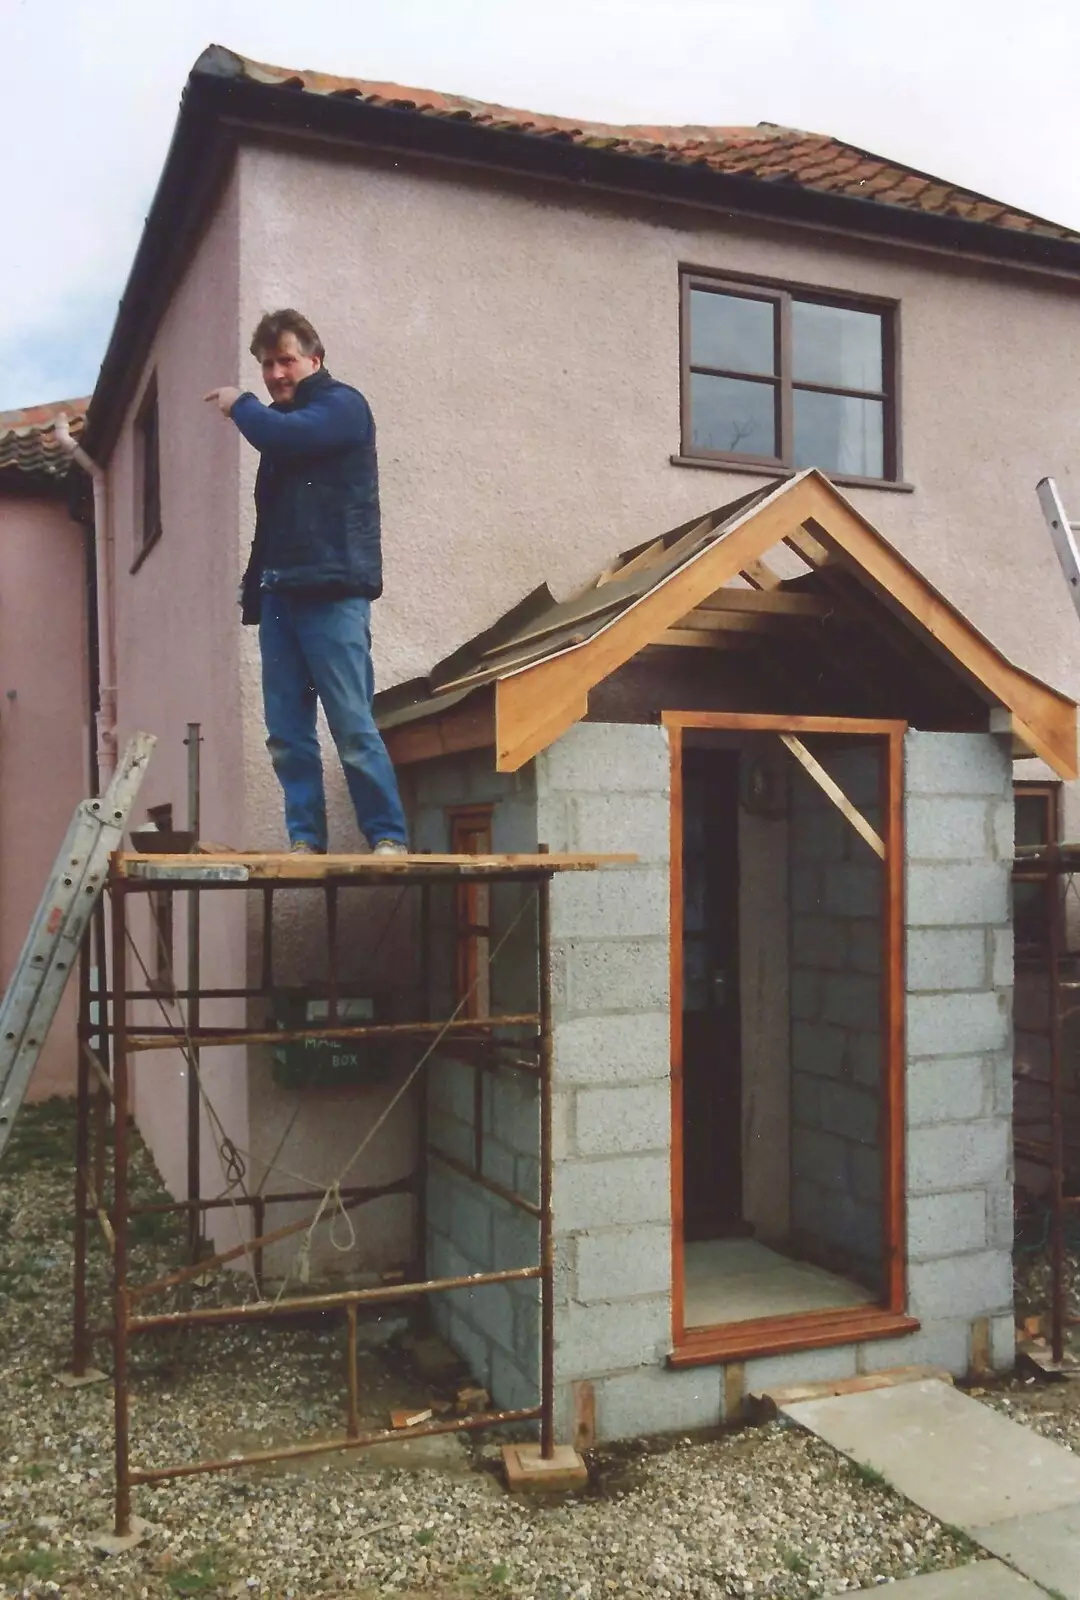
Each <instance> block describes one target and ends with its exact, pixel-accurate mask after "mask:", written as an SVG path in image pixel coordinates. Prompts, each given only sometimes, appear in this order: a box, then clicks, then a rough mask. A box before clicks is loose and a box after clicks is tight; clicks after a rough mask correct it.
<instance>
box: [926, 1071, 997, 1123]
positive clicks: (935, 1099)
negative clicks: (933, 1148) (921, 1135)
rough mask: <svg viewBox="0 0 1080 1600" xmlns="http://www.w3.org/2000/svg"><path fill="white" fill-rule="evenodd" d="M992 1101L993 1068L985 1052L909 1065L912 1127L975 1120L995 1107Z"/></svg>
mask: <svg viewBox="0 0 1080 1600" xmlns="http://www.w3.org/2000/svg"><path fill="white" fill-rule="evenodd" d="M989 1101H990V1096H989V1071H988V1068H987V1065H986V1060H985V1059H984V1058H983V1057H982V1056H952V1057H949V1058H948V1059H947V1060H944V1061H933V1060H931V1061H912V1062H910V1063H909V1065H908V1071H907V1123H908V1127H909V1128H919V1127H927V1126H931V1125H933V1124H934V1123H938V1122H973V1121H975V1120H976V1119H978V1118H980V1117H983V1116H985V1115H986V1114H987V1113H988V1112H989V1111H990V1110H991V1106H990V1103H989Z"/></svg>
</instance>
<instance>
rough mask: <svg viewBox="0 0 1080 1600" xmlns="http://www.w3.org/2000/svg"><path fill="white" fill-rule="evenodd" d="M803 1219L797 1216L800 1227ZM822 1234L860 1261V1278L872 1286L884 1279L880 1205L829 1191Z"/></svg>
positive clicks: (823, 1197) (853, 1268)
mask: <svg viewBox="0 0 1080 1600" xmlns="http://www.w3.org/2000/svg"><path fill="white" fill-rule="evenodd" d="M799 1220H800V1219H799V1217H798V1216H796V1218H795V1222H796V1226H798V1223H799ZM819 1231H820V1234H821V1237H822V1238H823V1239H824V1240H825V1241H826V1242H827V1243H828V1244H830V1245H832V1246H834V1247H836V1248H837V1249H839V1250H842V1251H843V1252H844V1254H845V1255H847V1256H853V1257H855V1258H857V1260H856V1261H853V1263H852V1270H855V1269H856V1266H858V1267H860V1268H861V1270H860V1271H859V1276H861V1277H865V1279H866V1281H867V1283H868V1284H869V1283H872V1282H874V1281H875V1280H876V1279H877V1278H878V1277H880V1265H879V1262H880V1256H881V1206H880V1204H875V1203H872V1202H868V1201H865V1200H856V1198H855V1196H854V1195H852V1194H849V1193H848V1192H847V1191H846V1190H844V1189H830V1190H827V1191H826V1192H825V1194H824V1195H823V1196H822V1206H821V1223H820V1228H819Z"/></svg>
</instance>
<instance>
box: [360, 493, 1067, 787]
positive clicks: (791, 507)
mask: <svg viewBox="0 0 1080 1600" xmlns="http://www.w3.org/2000/svg"><path fill="white" fill-rule="evenodd" d="M781 546H783V552H779V547H781ZM773 551H778V553H782V555H783V558H784V561H785V562H786V566H787V575H781V569H779V568H774V566H773V565H772V564H771V562H772V560H773V558H772V557H771V556H770V553H771V552H773ZM767 556H770V561H766V559H765V558H766V557H767ZM792 568H794V570H793V571H792V570H791V569H792ZM851 626H855V627H857V628H859V629H861V630H862V631H863V635H864V638H865V637H866V636H867V634H868V635H869V636H870V637H872V638H873V639H874V640H875V642H876V643H877V644H879V645H880V646H881V647H882V648H883V649H884V651H885V652H886V655H887V668H888V670H887V681H888V682H889V683H890V684H891V685H893V686H894V687H895V686H896V684H897V682H898V680H899V681H900V682H901V686H902V680H903V679H904V677H905V675H909V676H912V677H914V676H915V675H919V674H921V675H922V676H924V677H925V676H926V675H927V672H928V671H931V670H932V671H933V672H936V673H937V674H938V677H937V679H936V682H934V683H932V684H931V695H932V697H933V702H934V705H935V712H936V713H939V714H940V715H941V716H942V717H943V718H944V720H945V723H946V725H947V720H948V717H949V715H950V711H953V714H955V710H954V708H955V709H957V710H959V711H960V712H961V714H962V715H967V714H968V708H969V707H972V706H974V707H981V708H983V721H984V725H987V726H989V725H990V723H991V721H992V720H993V719H992V717H991V713H993V712H995V711H997V712H1003V713H1005V714H1006V719H1007V729H1008V731H1011V732H1012V734H1013V736H1014V740H1015V743H1016V748H1017V752H1018V753H1021V752H1023V753H1027V754H1032V753H1034V754H1036V755H1038V756H1040V757H1041V758H1042V759H1043V760H1044V761H1046V762H1048V763H1049V765H1050V766H1051V767H1053V768H1054V770H1055V771H1056V772H1057V773H1058V774H1059V775H1060V776H1061V777H1063V778H1074V777H1076V775H1077V735H1076V703H1075V702H1074V701H1073V700H1070V699H1069V698H1068V696H1066V695H1063V694H1061V693H1060V692H1059V691H1058V690H1056V689H1053V688H1051V687H1049V686H1048V685H1047V684H1045V683H1042V682H1041V681H1040V680H1039V679H1038V678H1035V677H1033V676H1032V675H1031V674H1030V673H1028V672H1025V671H1024V670H1023V669H1021V668H1019V667H1016V666H1014V665H1013V664H1012V663H1011V662H1010V661H1008V660H1007V659H1006V658H1005V656H1003V655H1002V654H1001V652H1000V651H999V650H998V649H997V648H996V647H995V646H994V645H993V644H991V643H990V641H989V640H988V639H986V638H984V636H983V635H982V634H981V633H979V632H978V630H977V629H976V628H975V627H974V626H973V625H972V623H970V622H969V621H968V619H967V618H966V617H965V616H964V615H963V614H962V613H961V612H960V611H959V610H957V608H956V607H955V606H953V605H952V604H950V602H949V601H948V600H947V599H946V598H945V597H944V596H943V595H941V594H940V593H939V592H938V591H937V590H936V589H934V588H933V587H932V585H931V584H930V583H929V582H928V581H927V580H926V579H925V578H924V577H923V576H922V574H921V573H920V572H918V571H917V569H916V568H915V567H913V566H912V565H911V563H910V562H909V561H907V560H906V559H905V557H903V556H902V555H901V554H900V553H899V552H898V551H897V550H895V549H894V548H893V546H892V545H890V544H889V543H888V542H887V540H886V539H884V538H883V537H882V535H881V534H880V533H878V531H877V530H876V529H875V528H874V527H873V526H872V525H871V524H870V523H869V522H868V521H867V520H866V519H865V518H864V517H862V516H861V515H860V514H859V513H858V512H857V511H856V510H855V509H854V507H853V506H852V505H851V504H850V502H849V501H847V500H846V499H845V498H844V496H843V495H842V494H840V492H839V490H837V489H836V488H835V486H834V485H833V484H832V483H830V482H829V480H828V478H827V477H825V475H824V474H823V473H821V472H818V471H817V470H816V469H810V470H809V471H806V472H802V473H799V474H797V475H796V476H795V477H793V478H791V479H789V480H787V482H785V483H783V484H781V485H780V486H779V487H774V488H768V487H767V488H763V489H757V490H754V491H752V492H751V493H750V494H747V495H743V496H742V497H741V498H740V499H738V500H735V501H732V502H730V503H729V504H727V505H724V506H721V507H720V508H719V509H718V510H716V511H711V512H709V513H707V514H706V515H705V516H703V517H700V518H697V519H695V520H694V521H692V522H688V523H684V524H683V525H682V526H681V527H678V528H675V529H673V530H672V531H671V532H669V533H665V534H663V535H661V536H660V537H659V538H657V539H654V540H651V541H648V542H646V543H645V544H643V545H639V546H637V547H636V548H634V549H632V550H628V551H626V552H624V553H623V554H622V555H621V556H619V557H617V558H616V559H615V560H614V561H613V562H612V564H611V565H610V566H609V567H608V568H607V569H606V570H605V571H604V572H602V573H600V574H599V576H598V577H597V578H596V579H595V580H594V581H593V582H592V583H591V584H589V585H588V586H587V587H586V588H585V589H584V590H582V591H581V592H580V593H579V594H577V595H576V596H574V597H573V598H572V599H570V600H566V601H562V602H558V601H556V600H555V599H554V597H553V595H552V593H551V591H550V590H549V589H548V588H547V586H546V585H545V586H542V587H540V588H539V589H536V590H534V591H533V593H532V594H530V595H529V596H528V597H527V598H526V599H525V600H523V601H522V602H521V603H520V605H518V606H516V607H514V608H513V610H511V611H509V612H507V613H506V615H505V616H503V617H501V618H500V619H499V620H498V621H497V622H496V623H495V624H494V625H493V626H492V627H491V628H489V629H488V630H486V632H484V633H482V634H480V635H479V636H478V637H477V638H475V639H472V640H470V641H469V642H468V643H467V644H466V645H465V646H464V647H463V648H462V649H460V650H457V651H455V652H454V653H453V654H452V655H450V656H448V657H447V658H446V659H445V660H443V661H441V662H439V663H438V664H437V665H436V666H435V667H434V668H433V669H432V671H431V673H430V674H429V676H428V677H427V678H426V679H416V680H413V681H412V682H410V683H407V684H402V685H399V686H398V687H397V688H394V689H391V690H388V691H386V692H385V693H384V694H382V695H380V696H379V697H378V698H377V701H376V707H377V713H378V719H379V725H380V727H382V728H383V729H384V730H385V731H386V732H387V733H389V734H392V733H394V732H395V731H396V730H405V729H408V728H410V727H413V728H415V729H420V728H421V727H424V728H426V729H429V730H434V731H435V733H436V737H435V738H434V739H431V738H423V739H421V740H420V741H419V742H416V743H414V744H413V746H412V748H413V749H414V750H415V752H416V755H415V756H414V757H413V758H414V759H416V758H421V757H422V755H425V754H426V755H437V754H439V753H441V752H442V751H444V750H450V749H452V748H454V746H453V743H452V742H449V743H448V742H447V741H446V739H445V738H442V739H440V737H439V736H438V731H437V730H438V727H439V723H440V719H443V718H445V716H446V714H447V713H449V712H453V713H454V719H455V722H454V726H455V729H456V732H455V734H454V737H455V738H458V739H460V740H461V741H462V742H461V744H460V745H459V747H460V748H468V747H470V744H471V745H476V744H479V743H485V742H486V743H488V744H491V743H494V745H495V749H496V765H497V767H498V768H499V770H501V771H511V772H512V771H516V770H517V769H518V768H519V767H521V766H522V765H524V763H525V762H526V761H528V760H530V759H531V758H532V757H533V756H535V755H536V754H537V753H538V752H539V751H540V750H542V749H544V748H546V747H547V745H549V744H551V743H552V742H553V741H554V740H555V739H557V738H558V737H559V735H560V734H561V733H563V732H565V731H566V729H567V728H568V727H570V726H571V725H572V724H573V723H574V722H576V721H579V720H580V719H581V718H582V717H584V716H585V715H586V713H587V711H588V702H589V692H590V690H591V689H593V688H595V687H596V685H597V684H599V683H600V682H602V681H603V680H604V679H606V678H608V677H609V676H611V675H612V674H613V673H615V672H616V671H618V670H619V668H620V667H622V666H624V665H625V664H626V663H627V662H628V661H630V660H631V659H632V658H633V657H635V656H636V655H638V654H639V652H641V651H643V650H647V649H649V648H651V647H654V646H673V647H684V646H688V647H691V648H694V649H698V650H701V651H713V650H718V649H729V648H733V647H734V648H741V649H745V648H748V647H749V648H753V647H757V648H759V649H760V650H761V651H763V652H764V651H768V650H777V649H779V648H780V644H781V635H785V636H786V645H787V646H788V647H790V645H791V643H792V641H794V643H795V654H794V660H795V663H796V671H798V670H800V669H801V670H802V671H803V672H804V673H809V671H810V668H809V665H808V663H810V662H813V661H814V660H815V658H816V657H817V655H818V653H819V652H821V651H822V650H824V652H825V653H826V659H828V657H829V656H831V657H832V660H833V663H834V665H835V662H836V661H837V660H838V661H839V662H840V670H842V671H843V673H844V674H845V675H847V676H849V677H851V678H853V679H856V680H858V679H860V676H861V675H863V674H864V671H865V667H866V665H867V664H866V663H864V659H863V657H862V656H861V655H860V653H859V651H858V649H857V648H855V647H853V644H852V635H851V634H850V633H849V632H848V631H846V630H848V629H849V627H851ZM800 650H802V651H805V656H804V657H803V658H802V660H801V661H800V656H799V652H800ZM943 669H944V670H943ZM868 681H869V680H868ZM870 694H871V697H872V695H873V689H872V687H871V688H870ZM961 695H962V696H963V699H962V700H961V698H960V696H961ZM480 696H483V698H482V699H481V698H479V697H480ZM474 697H477V698H475V699H474ZM950 700H951V702H952V704H951V705H950ZM466 701H471V702H472V704H473V707H474V709H473V711H472V712H471V713H470V711H469V708H468V707H467V706H465V704H464V703H465V702H466ZM878 714H879V715H881V714H882V713H881V711H880V710H879V711H878ZM463 718H464V720H463ZM470 719H471V720H470ZM968 725H970V724H968ZM999 731H1003V732H1004V731H1006V727H1005V726H1004V725H1002V726H1001V727H1000V730H999ZM402 755H403V757H404V758H405V759H408V758H409V754H408V749H407V747H405V746H403V747H402Z"/></svg>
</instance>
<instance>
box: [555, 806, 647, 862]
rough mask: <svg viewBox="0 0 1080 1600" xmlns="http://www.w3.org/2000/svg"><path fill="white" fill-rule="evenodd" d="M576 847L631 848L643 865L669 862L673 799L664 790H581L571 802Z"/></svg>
mask: <svg viewBox="0 0 1080 1600" xmlns="http://www.w3.org/2000/svg"><path fill="white" fill-rule="evenodd" d="M569 805H570V830H571V832H570V837H571V840H572V843H571V845H570V848H571V849H573V850H603V851H616V852H622V851H629V852H630V853H631V854H633V855H636V856H637V858H638V860H639V861H640V862H641V863H642V865H643V866H644V865H656V866H666V865H667V862H668V858H669V855H670V850H671V801H670V798H669V797H668V795H667V794H666V793H664V794H579V795H575V796H574V797H573V798H572V799H571V800H570V802H569Z"/></svg>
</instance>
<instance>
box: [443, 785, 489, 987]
mask: <svg viewBox="0 0 1080 1600" xmlns="http://www.w3.org/2000/svg"><path fill="white" fill-rule="evenodd" d="M449 815H450V849H451V852H452V854H454V855H456V856H487V855H490V854H491V818H492V807H491V806H469V807H467V808H465V807H462V808H461V809H460V810H455V811H451V812H450V814H449ZM455 896H456V898H455V919H456V922H455V945H456V950H457V999H458V1003H459V1004H460V1005H461V1011H460V1013H459V1015H461V1016H463V1017H488V1016H490V1015H491V973H490V962H491V885H490V884H488V883H481V882H479V881H476V882H473V883H469V882H465V883H462V884H459V885H458V887H457V890H456V891H455Z"/></svg>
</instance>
